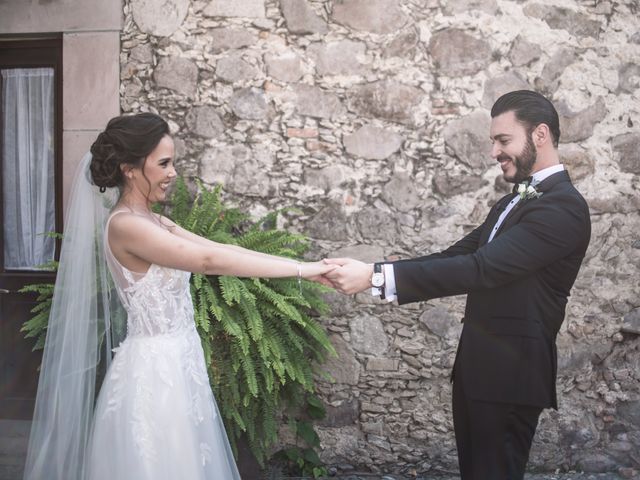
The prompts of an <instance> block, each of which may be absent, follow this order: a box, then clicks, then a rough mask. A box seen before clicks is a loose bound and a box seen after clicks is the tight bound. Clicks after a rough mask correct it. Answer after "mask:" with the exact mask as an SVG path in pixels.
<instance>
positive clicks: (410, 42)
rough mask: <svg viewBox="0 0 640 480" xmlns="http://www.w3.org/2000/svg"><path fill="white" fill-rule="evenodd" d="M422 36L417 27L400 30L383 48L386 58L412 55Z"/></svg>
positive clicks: (383, 54)
mask: <svg viewBox="0 0 640 480" xmlns="http://www.w3.org/2000/svg"><path fill="white" fill-rule="evenodd" d="M419 41H420V36H419V34H418V32H417V31H416V29H415V28H410V29H408V30H405V31H402V32H400V33H399V34H398V35H396V36H395V37H394V38H393V39H392V40H391V41H389V42H388V43H387V45H386V46H385V47H384V49H383V50H382V56H383V57H384V58H390V57H411V56H412V55H413V54H414V53H415V51H416V47H417V46H418V42H419Z"/></svg>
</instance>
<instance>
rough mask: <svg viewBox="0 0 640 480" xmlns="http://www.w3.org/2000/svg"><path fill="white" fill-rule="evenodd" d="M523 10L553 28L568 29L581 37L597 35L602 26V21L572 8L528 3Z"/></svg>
mask: <svg viewBox="0 0 640 480" xmlns="http://www.w3.org/2000/svg"><path fill="white" fill-rule="evenodd" d="M523 11H524V13H525V14H526V15H529V16H531V17H535V18H539V19H541V20H544V21H545V22H546V23H547V24H548V25H549V27H551V28H553V29H556V30H566V31H568V32H569V33H571V34H572V35H576V36H579V37H584V36H587V37H597V36H598V33H599V32H600V28H601V27H602V24H601V22H599V21H597V20H591V18H590V17H589V15H587V14H584V13H580V12H577V11H576V10H574V9H571V8H564V7H556V6H554V5H543V4H540V3H533V4H528V5H526V6H525V7H524V9H523Z"/></svg>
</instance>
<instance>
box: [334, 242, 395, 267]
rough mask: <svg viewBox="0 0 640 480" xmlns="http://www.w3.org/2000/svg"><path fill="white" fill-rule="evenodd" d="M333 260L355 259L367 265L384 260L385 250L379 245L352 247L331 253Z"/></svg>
mask: <svg viewBox="0 0 640 480" xmlns="http://www.w3.org/2000/svg"><path fill="white" fill-rule="evenodd" d="M331 257H333V258H354V259H356V260H360V261H361V262H365V263H375V262H380V261H382V260H384V258H385V257H384V249H383V248H382V247H380V246H379V245H362V244H359V245H350V246H348V247H342V248H340V249H338V250H335V251H333V252H331Z"/></svg>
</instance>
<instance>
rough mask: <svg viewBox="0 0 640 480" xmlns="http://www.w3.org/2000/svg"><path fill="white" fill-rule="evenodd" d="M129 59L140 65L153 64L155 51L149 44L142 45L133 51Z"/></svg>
mask: <svg viewBox="0 0 640 480" xmlns="http://www.w3.org/2000/svg"><path fill="white" fill-rule="evenodd" d="M129 58H130V59H131V60H135V61H136V62H140V63H151V62H153V49H152V48H151V45H149V44H148V43H141V44H140V45H136V46H135V47H133V48H132V49H131V51H130V52H129Z"/></svg>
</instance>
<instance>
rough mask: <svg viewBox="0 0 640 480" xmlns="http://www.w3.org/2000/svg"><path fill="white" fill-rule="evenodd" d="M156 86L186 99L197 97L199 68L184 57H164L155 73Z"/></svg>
mask: <svg viewBox="0 0 640 480" xmlns="http://www.w3.org/2000/svg"><path fill="white" fill-rule="evenodd" d="M153 77H154V79H155V81H156V85H157V86H158V87H160V88H168V89H170V90H173V91H174V92H176V93H179V94H181V95H184V96H186V97H195V95H196V92H197V89H198V67H197V65H196V64H195V63H194V62H192V61H191V60H189V59H187V58H183V57H163V58H161V59H160V61H159V62H158V66H157V67H156V69H155V71H154V72H153Z"/></svg>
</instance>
